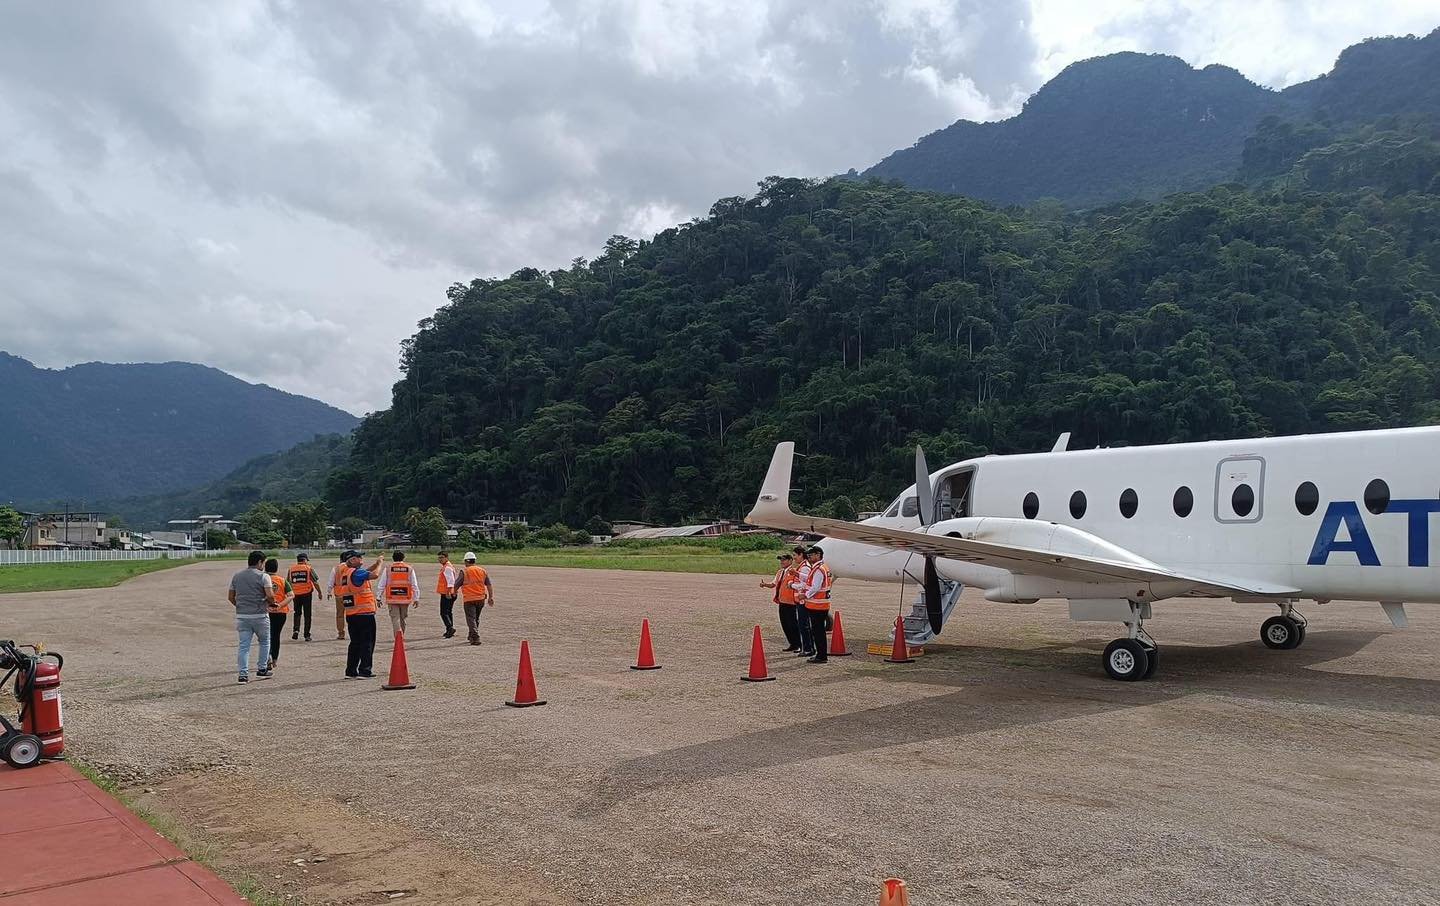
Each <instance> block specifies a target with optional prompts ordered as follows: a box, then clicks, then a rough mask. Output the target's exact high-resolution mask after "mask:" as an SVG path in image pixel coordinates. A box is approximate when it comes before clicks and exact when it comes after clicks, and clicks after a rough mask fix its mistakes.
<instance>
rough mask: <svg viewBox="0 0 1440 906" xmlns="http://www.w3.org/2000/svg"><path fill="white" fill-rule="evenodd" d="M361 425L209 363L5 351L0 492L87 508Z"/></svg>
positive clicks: (193, 480) (208, 476)
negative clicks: (78, 361) (40, 361)
mask: <svg viewBox="0 0 1440 906" xmlns="http://www.w3.org/2000/svg"><path fill="white" fill-rule="evenodd" d="M358 421H359V420H358V419H356V418H355V417H354V416H353V415H350V414H349V413H348V412H342V411H341V410H339V409H336V408H335V407H333V406H327V405H326V404H324V403H322V402H319V401H318V400H312V399H309V398H307V397H303V396H296V395H295V394H292V393H285V392H283V391H280V390H276V389H274V388H273V387H267V386H265V385H263V384H249V383H246V382H245V381H242V380H240V379H239V378H235V377H232V376H230V375H228V374H226V373H225V372H223V371H217V370H216V369H214V368H207V367H204V366H202V365H190V364H186V363H183V362H167V363H165V364H144V365H110V364H104V363H100V362H91V363H89V364H85V365H75V366H72V367H70V368H65V369H63V370H58V371H54V370H50V369H45V368H36V367H35V366H34V365H32V364H30V363H29V362H27V361H25V360H24V359H22V358H18V357H16V356H13V355H8V354H6V353H3V352H0V424H3V425H4V426H5V432H4V436H3V438H0V500H13V501H15V503H16V504H22V505H23V504H41V503H43V502H45V501H51V500H60V499H64V500H70V501H74V503H72V505H74V506H78V505H80V504H79V502H80V501H81V500H86V501H89V502H91V503H93V502H94V501H96V500H99V499H112V500H113V499H115V498H119V497H126V496H130V495H136V494H148V493H153V492H157V491H165V490H172V489H176V488H188V487H194V486H196V485H198V484H200V483H202V482H206V481H210V480H212V479H215V478H218V477H219V476H221V475H224V474H225V473H227V472H229V471H230V470H231V469H234V468H235V467H236V466H238V465H240V464H241V463H243V462H245V461H246V460H248V459H250V458H251V457H254V456H257V455H259V454H261V453H271V452H274V451H277V450H285V449H289V448H290V447H293V446H294V445H295V444H296V442H298V441H300V440H303V439H305V438H310V437H314V436H315V435H316V434H331V433H335V432H349V431H350V430H351V429H352V428H353V427H354V426H355V424H356V423H357V422H358Z"/></svg>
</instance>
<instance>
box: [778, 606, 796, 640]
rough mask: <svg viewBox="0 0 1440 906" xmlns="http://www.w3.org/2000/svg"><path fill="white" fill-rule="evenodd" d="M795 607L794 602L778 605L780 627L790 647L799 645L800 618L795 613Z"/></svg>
mask: <svg viewBox="0 0 1440 906" xmlns="http://www.w3.org/2000/svg"><path fill="white" fill-rule="evenodd" d="M797 609H798V608H797V607H796V606H795V605H794V604H781V605H780V629H781V631H783V632H784V633H785V641H786V642H788V643H789V644H790V647H791V648H799V647H800V620H799V618H798V617H797V616H796V615H795V611H796V610H797Z"/></svg>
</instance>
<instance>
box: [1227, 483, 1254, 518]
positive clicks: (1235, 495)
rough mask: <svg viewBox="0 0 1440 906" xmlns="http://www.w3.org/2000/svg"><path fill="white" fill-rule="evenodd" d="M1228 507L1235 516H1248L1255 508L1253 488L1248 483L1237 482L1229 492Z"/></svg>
mask: <svg viewBox="0 0 1440 906" xmlns="http://www.w3.org/2000/svg"><path fill="white" fill-rule="evenodd" d="M1230 508H1231V509H1233V510H1234V511H1235V515H1236V516H1249V515H1250V511H1251V510H1253V509H1255V489H1254V488H1252V487H1250V486H1249V485H1248V484H1238V485H1236V486H1235V490H1234V491H1233V492H1231V494H1230Z"/></svg>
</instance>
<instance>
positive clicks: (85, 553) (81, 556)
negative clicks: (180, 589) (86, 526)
mask: <svg viewBox="0 0 1440 906" xmlns="http://www.w3.org/2000/svg"><path fill="white" fill-rule="evenodd" d="M207 553H211V552H208V551H190V550H175V551H109V550H69V549H65V550H28V551H7V550H0V566H30V565H33V564H36V563H93V562H95V561H97V560H160V559H162V558H168V559H170V560H191V559H194V558H195V557H203V556H205V555H206V554H207ZM213 553H216V554H219V553H224V552H223V551H214V552H213Z"/></svg>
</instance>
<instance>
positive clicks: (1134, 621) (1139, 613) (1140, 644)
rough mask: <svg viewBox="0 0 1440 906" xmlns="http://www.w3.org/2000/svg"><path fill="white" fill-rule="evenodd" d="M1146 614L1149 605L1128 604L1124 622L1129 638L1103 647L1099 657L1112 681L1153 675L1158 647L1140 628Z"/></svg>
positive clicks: (1142, 627) (1138, 678)
mask: <svg viewBox="0 0 1440 906" xmlns="http://www.w3.org/2000/svg"><path fill="white" fill-rule="evenodd" d="M1149 615H1150V605H1149V604H1137V603H1135V602H1134V601H1131V602H1130V619H1128V620H1126V621H1125V626H1126V628H1127V629H1129V630H1130V633H1129V635H1127V636H1126V637H1125V638H1123V639H1116V640H1115V641H1113V642H1111V643H1110V644H1109V645H1106V646H1105V654H1104V655H1102V657H1101V662H1102V663H1103V664H1104V665H1105V672H1106V673H1107V674H1109V675H1110V678H1111V679H1117V680H1127V681H1134V680H1142V679H1149V678H1150V677H1152V676H1154V675H1155V668H1156V667H1158V666H1159V665H1160V646H1158V645H1156V644H1155V640H1154V639H1152V638H1151V637H1150V634H1149V633H1148V632H1146V631H1145V628H1144V626H1142V625H1141V623H1142V621H1143V620H1144V618H1145V617H1148V616H1149Z"/></svg>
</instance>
